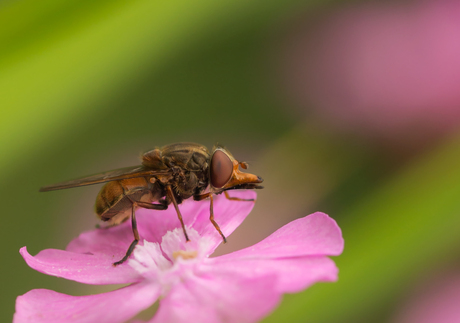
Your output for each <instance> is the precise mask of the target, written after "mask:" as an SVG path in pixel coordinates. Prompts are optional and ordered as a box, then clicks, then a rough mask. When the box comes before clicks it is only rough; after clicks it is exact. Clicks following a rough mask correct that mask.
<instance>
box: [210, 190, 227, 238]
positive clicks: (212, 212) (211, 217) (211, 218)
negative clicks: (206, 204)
mask: <svg viewBox="0 0 460 323" xmlns="http://www.w3.org/2000/svg"><path fill="white" fill-rule="evenodd" d="M209 198H210V199H211V207H210V208H209V211H210V213H211V215H210V216H209V220H211V222H212V224H213V225H214V228H216V230H217V232H219V233H220V235H221V236H222V239H223V240H224V243H227V238H225V236H224V234H223V233H222V231H221V230H220V227H219V225H218V224H217V222H216V221H215V220H214V207H213V204H214V203H213V198H212V194H209Z"/></svg>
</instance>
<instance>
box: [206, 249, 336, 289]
mask: <svg viewBox="0 0 460 323" xmlns="http://www.w3.org/2000/svg"><path fill="white" fill-rule="evenodd" d="M208 260H209V263H208V264H207V265H206V266H203V267H201V268H200V269H201V270H203V273H206V272H209V273H212V274H213V275H220V274H224V273H229V272H233V273H238V274H239V275H241V276H242V277H245V278H250V279H253V278H256V277H258V276H262V275H271V276H274V277H276V279H275V282H276V285H275V289H276V290H277V291H278V292H280V293H295V292H299V291H302V290H304V289H305V288H307V287H309V286H310V285H312V284H314V283H317V282H320V281H322V282H327V281H336V280H337V274H338V269H337V267H336V265H335V263H334V262H333V261H332V260H331V259H329V258H327V257H325V256H307V257H296V258H280V259H240V260H238V259H232V260H221V259H220V257H217V258H211V259H208Z"/></svg>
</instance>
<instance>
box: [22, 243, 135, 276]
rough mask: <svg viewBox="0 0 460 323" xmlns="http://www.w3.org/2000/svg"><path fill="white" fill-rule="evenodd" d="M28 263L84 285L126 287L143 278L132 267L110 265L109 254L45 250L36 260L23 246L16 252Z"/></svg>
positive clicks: (112, 260)
mask: <svg viewBox="0 0 460 323" xmlns="http://www.w3.org/2000/svg"><path fill="white" fill-rule="evenodd" d="M19 252H20V254H21V255H22V257H23V258H24V260H25V261H26V262H27V264H28V265H29V266H30V267H31V268H33V269H35V270H37V271H39V272H42V273H44V274H47V275H52V276H57V277H62V278H66V279H70V280H74V281H77V282H80V283H85V284H126V283H134V282H137V281H139V280H141V279H142V277H141V276H140V275H139V274H138V273H137V272H136V271H135V270H134V269H133V268H132V267H131V266H117V267H114V266H112V263H113V262H114V260H116V259H114V258H113V257H111V256H110V255H108V254H98V255H89V254H80V253H74V252H69V251H64V250H56V249H46V250H42V251H40V252H39V253H38V254H37V255H36V256H35V257H33V256H31V255H30V254H29V253H28V252H27V248H26V247H23V248H21V250H19Z"/></svg>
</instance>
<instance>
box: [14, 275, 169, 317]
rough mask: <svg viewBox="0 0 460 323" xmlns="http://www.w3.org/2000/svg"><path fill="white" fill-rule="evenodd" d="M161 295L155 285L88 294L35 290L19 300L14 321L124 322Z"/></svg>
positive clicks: (134, 286)
mask: <svg viewBox="0 0 460 323" xmlns="http://www.w3.org/2000/svg"><path fill="white" fill-rule="evenodd" d="M159 294H160V291H159V288H158V287H157V286H155V285H152V284H133V285H130V286H127V287H125V288H121V289H118V290H114V291H112V292H109V293H103V294H97V295H88V296H70V295H65V294H61V293H57V292H54V291H51V290H47V289H34V290H31V291H30V292H28V293H26V294H24V295H22V296H19V297H18V298H17V299H16V313H15V314H14V318H13V323H26V322H27V323H41V322H43V323H94V322H98V323H117V322H120V323H121V322H125V321H126V320H128V319H130V318H131V317H133V316H134V315H136V314H137V313H138V312H140V311H142V310H144V309H146V308H148V307H149V306H150V305H152V304H153V303H154V302H155V301H156V299H157V298H158V296H159Z"/></svg>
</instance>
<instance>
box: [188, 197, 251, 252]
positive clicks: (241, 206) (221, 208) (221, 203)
mask: <svg viewBox="0 0 460 323" xmlns="http://www.w3.org/2000/svg"><path fill="white" fill-rule="evenodd" d="M229 195H230V196H231V197H238V198H241V199H253V200H254V201H232V200H229V199H227V198H226V197H225V195H224V194H222V195H218V196H215V197H214V219H215V221H216V222H217V224H218V225H219V227H220V229H221V230H222V233H223V234H224V235H225V236H226V237H228V236H230V234H232V233H233V231H235V229H236V228H237V227H238V226H239V225H240V224H241V223H242V222H243V221H244V219H246V217H247V216H248V215H249V213H250V212H251V211H252V208H253V207H254V204H255V199H256V198H257V194H256V192H254V191H251V190H241V191H237V190H235V191H230V192H229ZM206 202H207V203H208V207H207V210H206V211H205V212H202V213H201V214H200V215H199V216H198V217H197V221H196V222H195V223H194V224H193V227H194V228H195V230H197V231H198V233H199V234H200V235H201V236H202V237H203V236H208V237H210V238H211V239H212V240H213V241H214V243H215V244H216V247H217V246H218V245H219V244H220V243H222V237H221V236H220V234H219V233H218V232H217V230H216V228H215V227H214V226H213V225H212V223H211V221H210V220H209V216H210V213H209V207H210V202H209V201H206Z"/></svg>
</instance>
